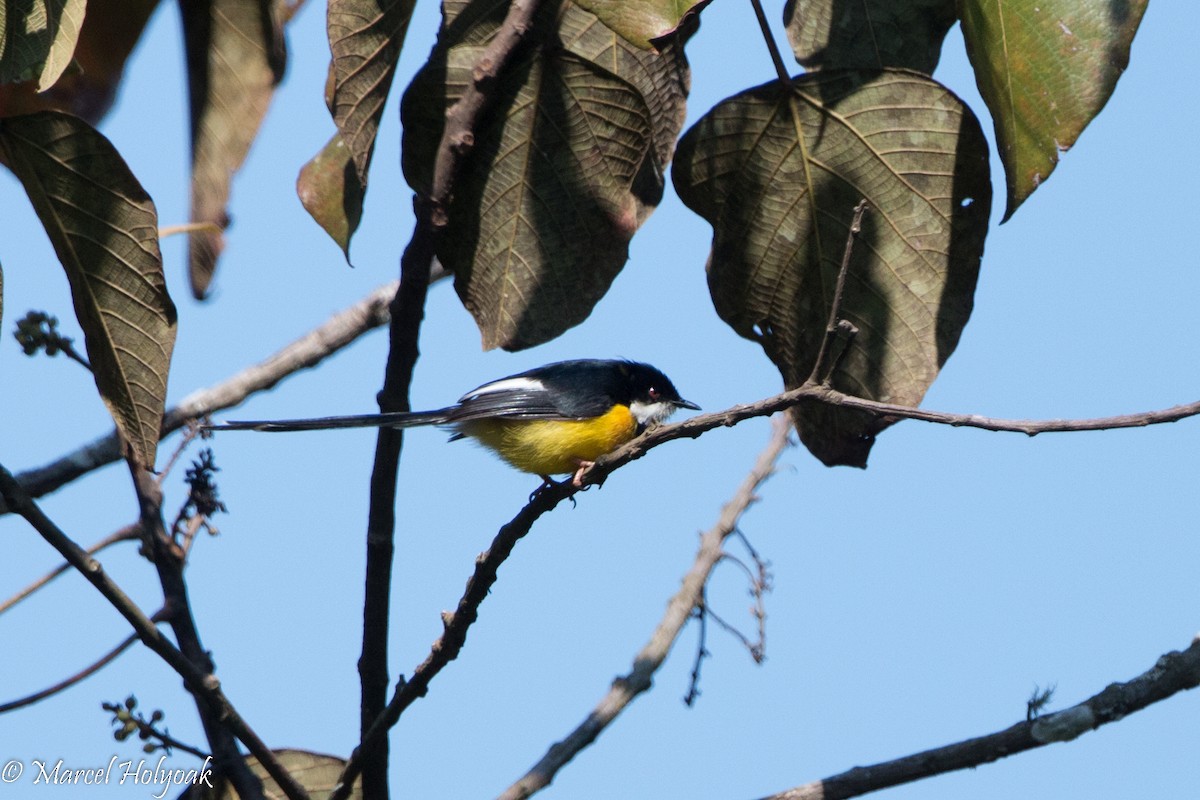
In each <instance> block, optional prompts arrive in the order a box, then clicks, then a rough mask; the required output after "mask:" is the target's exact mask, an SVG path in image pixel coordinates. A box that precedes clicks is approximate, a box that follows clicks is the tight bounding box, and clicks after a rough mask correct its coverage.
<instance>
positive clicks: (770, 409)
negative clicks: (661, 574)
mask: <svg viewBox="0 0 1200 800" xmlns="http://www.w3.org/2000/svg"><path fill="white" fill-rule="evenodd" d="M805 401H816V402H821V403H827V404H829V405H832V406H842V407H845V408H854V409H858V410H860V411H866V412H867V413H869V414H874V415H875V416H877V417H895V418H897V419H916V420H921V421H923V422H933V423H937V424H940V425H950V426H952V427H956V428H982V429H983V430H988V431H1008V432H1012V433H1024V434H1026V435H1027V436H1036V435H1038V434H1039V433H1063V432H1070V431H1103V430H1114V429H1118V428H1144V427H1146V426H1148V425H1161V424H1163V423H1166V422H1178V421H1179V420H1182V419H1187V418H1188V417H1194V416H1196V415H1198V414H1200V401H1197V402H1193V403H1186V404H1184V405H1178V406H1171V407H1170V408H1165V409H1161V410H1158V411H1144V412H1141V413H1137V414H1121V415H1117V416H1112V417H1095V418H1091V419H1050V420H1035V419H1001V418H998V417H985V416H981V415H979V414H951V413H947V412H944V411H929V410H926V409H923V408H911V407H909V406H897V405H892V404H890V403H879V402H876V401H874V400H865V399H863V398H861V397H854V396H853V395H848V394H843V393H842V392H839V391H837V390H836V389H832V388H830V387H828V386H821V385H817V384H812V383H805V384H804V385H803V386H800V387H798V388H795V389H792V390H791V391H787V392H782V393H780V394H777V395H775V396H774V397H768V398H765V399H763V400H759V401H758V402H755V403H746V404H744V405H737V406H732V407H731V408H727V409H725V410H724V411H715V412H713V413H711V414H697V415H696V416H694V417H691V418H689V419H686V420H684V421H683V422H677V423H674V424H670V425H660V426H658V427H656V428H652V429H650V430H648V431H646V432H645V433H644V434H642V435H641V436H639V437H638V438H636V439H634V440H633V441H632V442H629V443H628V444H625V445H623V446H621V447H620V448H618V449H617V450H614V451H613V452H612V453H609V454H608V455H606V456H602V457H601V458H599V459H598V460H597V461H596V464H595V466H593V467H592V468H591V469H589V470H588V471H587V472H585V473H584V474H583V478H582V482H583V484H584V485H585V486H588V485H591V484H594V483H603V482H604V479H605V478H607V477H608V475H609V474H610V473H611V472H613V471H614V470H616V469H617V468H618V467H621V466H623V465H625V464H627V463H629V462H630V461H634V460H636V459H639V458H641V457H642V456H644V455H646V453H648V452H649V451H650V450H652V449H654V448H655V447H658V446H659V445H661V444H664V443H666V442H669V441H672V440H674V439H683V438H689V439H695V438H697V437H699V436H700V435H701V434H703V433H705V432H707V431H710V430H712V429H713V428H720V427H732V426H734V425H737V424H738V423H739V422H744V421H745V420H748V419H753V418H755V417H766V416H770V415H771V414H774V413H775V412H777V411H784V410H786V409H788V408H791V407H792V406H794V405H797V404H799V403H802V402H805Z"/></svg>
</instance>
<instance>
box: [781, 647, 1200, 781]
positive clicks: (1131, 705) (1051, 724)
mask: <svg viewBox="0 0 1200 800" xmlns="http://www.w3.org/2000/svg"><path fill="white" fill-rule="evenodd" d="M1197 686H1200V638H1198V639H1196V640H1193V642H1192V644H1191V646H1190V647H1188V648H1187V649H1186V650H1184V651H1183V652H1177V651H1176V652H1170V653H1167V654H1166V655H1164V656H1162V657H1160V658H1159V659H1158V661H1156V662H1155V664H1154V666H1153V667H1151V668H1150V669H1149V670H1147V671H1146V672H1144V673H1142V674H1141V675H1139V676H1138V677H1136V678H1134V679H1133V680H1131V681H1129V682H1128V683H1114V684H1111V685H1109V686H1108V687H1107V688H1106V689H1105V690H1104V691H1102V692H1100V693H1099V694H1097V695H1094V696H1092V697H1090V698H1088V699H1087V700H1085V701H1083V702H1082V703H1080V704H1078V705H1075V706H1071V707H1070V708H1068V709H1064V710H1063V711H1058V712H1056V713H1053V714H1047V715H1046V716H1044V717H1039V718H1037V719H1035V720H1032V721H1029V722H1019V723H1017V724H1016V725H1013V726H1012V727H1011V728H1008V729H1007V730H1003V731H999V732H998V733H993V734H989V735H987V736H980V737H977V738H974V739H967V740H965V741H962V742H958V743H956V744H951V745H946V746H945V747H938V748H935V749H933V750H926V751H925V752H922V753H916V754H914V755H911V756H906V757H904V758H898V759H896V760H895V761H885V762H883V763H881V764H875V765H873V766H869V767H855V768H854V769H851V770H848V771H846V772H843V773H842V774H840V775H834V776H833V777H830V778H826V779H824V780H820V781H816V782H814V783H809V784H805V785H804V786H797V787H796V788H794V789H788V790H787V791H785V792H780V793H779V794H773V795H771V796H770V797H767V798H764V799H763V800H842V799H843V798H848V797H858V796H860V795H864V794H867V793H868V792H874V791H878V790H879V789H886V788H887V787H889V786H898V785H900V784H903V783H911V782H912V781H917V780H920V779H922V778H927V777H930V776H932V775H941V774H944V773H947V772H953V771H955V770H960V769H968V768H971V767H977V766H979V765H980V764H989V763H991V762H993V761H998V760H1000V759H1001V758H1005V757H1006V756H1011V755H1014V754H1016V753H1020V752H1023V751H1025V750H1032V749H1034V748H1038V747H1043V746H1045V745H1048V744H1051V743H1053V742H1069V741H1071V740H1072V739H1074V738H1076V737H1078V736H1081V735H1082V734H1085V733H1087V732H1088V731H1092V730H1095V729H1096V728H1099V727H1100V726H1101V725H1105V724H1107V723H1109V722H1116V721H1117V720H1119V719H1121V718H1122V717H1125V716H1127V715H1129V714H1132V713H1133V712H1135V711H1141V710H1142V709H1143V708H1146V707H1147V706H1150V705H1152V704H1153V703H1157V702H1158V701H1160V700H1165V699H1166V698H1168V697H1170V696H1171V695H1173V694H1176V693H1178V692H1181V691H1184V690H1186V689H1194V688H1196V687H1197Z"/></svg>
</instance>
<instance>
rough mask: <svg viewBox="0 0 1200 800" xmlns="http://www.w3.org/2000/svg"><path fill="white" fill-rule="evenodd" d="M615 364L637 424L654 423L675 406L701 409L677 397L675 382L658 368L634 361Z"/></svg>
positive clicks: (673, 410) (671, 412)
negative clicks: (623, 382)
mask: <svg viewBox="0 0 1200 800" xmlns="http://www.w3.org/2000/svg"><path fill="white" fill-rule="evenodd" d="M617 363H618V364H619V369H620V371H621V373H622V376H623V378H624V380H625V382H626V386H627V389H628V396H629V400H628V403H629V410H630V411H632V412H633V415H634V417H636V418H637V421H638V425H639V426H640V427H646V426H648V425H657V424H658V423H660V422H662V421H663V420H665V419H666V418H667V417H669V416H671V414H673V413H674V412H675V409H677V408H690V409H693V410H695V411H699V410H700V406H698V405H696V404H695V403H693V402H690V401H688V400H684V399H683V398H682V397H680V396H679V391H678V390H677V389H676V388H675V384H673V383H671V379H670V378H668V377H667V376H666V375H664V374H663V373H662V371H661V370H659V369H657V368H655V367H652V366H650V365H649V364H642V363H639V362H637V361H623V362H617Z"/></svg>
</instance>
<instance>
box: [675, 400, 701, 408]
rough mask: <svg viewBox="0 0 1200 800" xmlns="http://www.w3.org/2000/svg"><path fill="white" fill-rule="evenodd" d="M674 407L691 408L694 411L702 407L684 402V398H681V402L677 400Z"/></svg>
mask: <svg viewBox="0 0 1200 800" xmlns="http://www.w3.org/2000/svg"><path fill="white" fill-rule="evenodd" d="M674 405H675V407H676V408H690V409H691V410H692V411H699V410H700V406H698V405H696V404H695V403H693V402H692V401H691V400H684V399H682V398H680V399H679V400H676V401H675V402H674Z"/></svg>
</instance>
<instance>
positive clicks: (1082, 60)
mask: <svg viewBox="0 0 1200 800" xmlns="http://www.w3.org/2000/svg"><path fill="white" fill-rule="evenodd" d="M1146 3H1147V0H1123V1H1122V2H1113V1H1112V0H1007V2H1004V3H996V2H981V0H963V2H962V27H963V35H964V37H965V38H966V42H967V53H968V55H969V56H970V58H971V64H972V65H973V66H974V68H975V81H976V83H977V84H978V85H979V92H980V94H981V95H982V96H983V100H984V102H985V103H987V106H988V109H989V110H990V111H991V112H992V120H993V122H994V124H995V127H996V141H997V144H998V147H999V149H1000V159H1001V161H1002V162H1003V163H1004V172H1005V175H1006V178H1007V182H1008V203H1007V207H1006V208H1005V211H1004V219H1006V220H1007V219H1008V218H1009V217H1011V216H1012V215H1013V213H1014V212H1015V211H1016V210H1017V208H1018V207H1019V206H1020V205H1021V203H1023V202H1025V200H1026V199H1027V198H1028V197H1029V195H1031V194H1033V191H1034V190H1035V189H1036V188H1037V187H1038V186H1039V185H1040V184H1041V183H1042V182H1043V181H1044V180H1046V178H1048V177H1050V173H1051V172H1053V171H1054V167H1055V165H1057V163H1058V158H1059V153H1061V152H1062V151H1065V150H1067V149H1068V148H1070V147H1071V146H1072V145H1074V144H1075V141H1076V139H1078V138H1079V134H1080V133H1082V132H1083V129H1084V128H1086V127H1087V125H1088V123H1089V122H1091V121H1092V118H1093V117H1095V116H1096V115H1097V114H1099V113H1100V109H1102V108H1104V104H1105V103H1107V102H1108V98H1109V97H1110V96H1111V95H1112V92H1113V89H1115V88H1116V85H1117V79H1118V78H1120V77H1121V73H1122V72H1124V71H1125V67H1126V66H1127V65H1128V64H1129V47H1130V44H1131V43H1132V42H1133V36H1134V34H1135V33H1137V29H1138V25H1139V24H1140V23H1141V21H1142V14H1143V13H1144V12H1145V10H1146Z"/></svg>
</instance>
